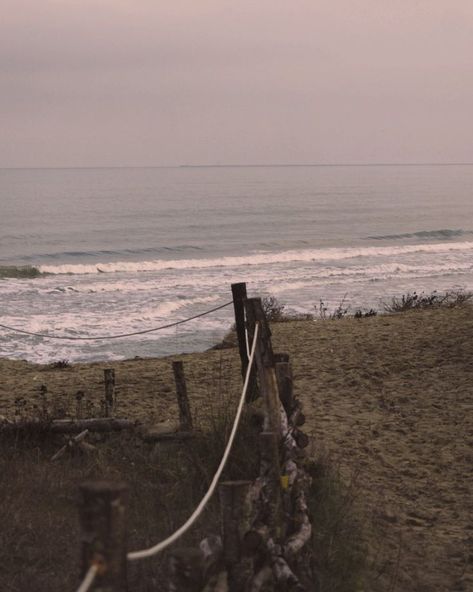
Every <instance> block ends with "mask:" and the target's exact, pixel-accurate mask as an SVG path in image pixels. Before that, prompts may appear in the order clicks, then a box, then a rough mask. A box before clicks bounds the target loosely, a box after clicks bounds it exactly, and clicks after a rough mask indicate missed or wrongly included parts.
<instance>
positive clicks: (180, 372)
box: [172, 361, 193, 432]
mask: <svg viewBox="0 0 473 592" xmlns="http://www.w3.org/2000/svg"><path fill="white" fill-rule="evenodd" d="M172 369H173V372H174V380H175V383H176V396H177V404H178V406H179V423H180V429H181V431H183V432H191V431H192V428H193V424H192V415H191V408H190V405H189V397H188V396H187V385H186V377H185V375H184V364H183V363H182V362H181V361H175V362H173V363H172Z"/></svg>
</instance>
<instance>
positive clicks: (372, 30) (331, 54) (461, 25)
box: [0, 0, 473, 168]
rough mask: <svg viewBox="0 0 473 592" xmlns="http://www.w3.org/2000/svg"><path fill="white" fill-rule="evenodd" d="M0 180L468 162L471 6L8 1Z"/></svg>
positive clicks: (2, 39)
mask: <svg viewBox="0 0 473 592" xmlns="http://www.w3.org/2000/svg"><path fill="white" fill-rule="evenodd" d="M2 12H3V14H2V21H1V23H0V50H1V51H0V125H1V129H2V140H3V142H2V143H1V145H0V168H89V167H136V166H142V167H155V166H181V165H189V166H252V165H253V166H275V165H279V166H289V165H294V166H295V165H303V166H328V165H372V164H456V163H460V164H469V163H470V162H473V145H472V143H471V138H472V137H473V121H472V118H471V116H470V110H471V104H472V102H473V79H472V77H471V71H472V66H473V63H472V62H473V5H472V4H471V3H469V2H466V0H454V1H452V2H449V3H446V2H442V1H440V0H430V1H427V0H417V1H414V2H410V3H404V2H401V3H396V4H393V3H391V2H387V1H381V2H380V1H379V0H377V1H375V0H341V1H340V2H338V3H333V2H330V1H329V0H320V1H318V2H316V3H314V2H313V1H312V0H301V1H300V2H298V3H296V4H295V3H290V2H288V1H276V2H274V1H272V2H270V1H269V0H260V2H258V3H254V2H249V1H248V0H242V1H241V2H239V3H238V4H234V3H231V2H228V1H227V0H202V2H200V3H198V4H196V3H195V2H191V1H190V0H180V1H177V2H175V3H173V4H172V5H171V4H169V3H164V2H159V1H158V2H156V1H151V0H142V2H140V3H135V2H131V0H113V1H112V0H83V2H81V3H80V4H76V3H73V2H70V1H68V0H45V1H44V2H42V3H41V4H38V3H37V2H35V1H33V0H15V1H13V0H6V2H5V3H4V9H3V11H2Z"/></svg>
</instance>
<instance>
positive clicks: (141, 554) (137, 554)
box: [127, 324, 259, 561]
mask: <svg viewBox="0 0 473 592" xmlns="http://www.w3.org/2000/svg"><path fill="white" fill-rule="evenodd" d="M258 332H259V324H257V325H256V329H255V334H254V337H253V345H252V347H251V352H250V357H249V364H248V368H247V371H246V377H245V383H244V385H243V389H242V393H241V396H240V401H239V403H238V407H237V411H236V415H235V420H234V422H233V427H232V431H231V433H230V437H229V438H228V442H227V447H226V448H225V452H224V453H223V456H222V460H221V461H220V464H219V466H218V469H217V471H216V472H215V475H214V477H213V479H212V482H211V484H210V486H209V489H208V490H207V493H206V494H205V495H204V497H203V498H202V499H201V501H200V503H199V505H198V506H197V507H196V509H195V510H194V512H193V513H192V515H191V516H190V517H189V518H188V520H187V521H186V522H185V523H184V524H183V525H182V526H181V527H180V528H178V529H177V530H176V531H175V532H174V533H173V534H172V535H171V536H169V537H168V538H166V539H164V541H161V542H160V543H158V544H157V545H154V546H153V547H150V548H149V549H143V550H142V551H133V552H131V553H128V555H127V559H128V560H129V561H135V560H137V559H145V558H146V557H152V556H153V555H157V554H158V553H159V552H161V551H162V550H163V549H166V547H169V545H171V544H172V543H174V541H177V539H179V538H180V537H181V536H182V535H183V534H184V533H186V532H187V531H188V530H189V528H190V527H191V526H192V525H193V524H194V522H195V521H196V520H197V518H198V517H199V516H200V515H201V514H202V512H203V510H204V508H205V506H206V505H207V503H208V501H209V500H210V498H211V497H212V495H213V494H214V492H215V489H216V487H217V485H218V481H219V479H220V477H221V475H222V472H223V469H224V468H225V465H226V463H227V460H228V457H229V455H230V452H231V449H232V446H233V441H234V440H235V436H236V433H237V430H238V425H239V423H240V418H241V413H242V411H243V404H244V403H245V399H246V391H247V390H248V384H249V381H250V375H251V368H252V366H253V361H254V359H255V352H256V344H257V340H258Z"/></svg>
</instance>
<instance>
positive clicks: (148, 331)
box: [0, 302, 233, 341]
mask: <svg viewBox="0 0 473 592" xmlns="http://www.w3.org/2000/svg"><path fill="white" fill-rule="evenodd" d="M230 304H233V302H227V303H226V304H221V305H220V306H216V307H215V308H212V309H210V310H207V311H205V312H201V313H199V314H196V315H194V316H193V317H189V318H187V319H183V320H182V321H176V322H174V323H168V324H167V325H161V326H160V327H154V328H153V329H145V330H144V331H134V332H133V333H121V334H119V335H101V336H98V337H68V336H66V335H46V334H45V333H33V332H32V331H25V330H24V329H17V328H15V327H9V326H8V325H2V324H1V323H0V327H1V328H2V329H7V330H8V331H14V332H16V333H23V334H24V335H33V336H34V337H44V338H45V339H64V340H68V341H96V340H103V339H107V340H108V339H119V338H121V337H132V336H133V335H144V334H145V333H153V332H154V331H161V329H169V328H170V327H177V325H182V324H183V323H188V322H189V321H193V320H194V319H199V318H200V317H204V316H205V315H208V314H211V313H212V312H216V311H217V310H221V309H222V308H225V307H226V306H230Z"/></svg>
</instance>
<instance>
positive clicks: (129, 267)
mask: <svg viewBox="0 0 473 592" xmlns="http://www.w3.org/2000/svg"><path fill="white" fill-rule="evenodd" d="M451 251H456V252H461V251H473V242H452V243H447V244H445V243H434V244H419V245H402V246H390V247H376V246H375V247H362V248H357V247H347V248H329V249H307V250H300V251H296V250H292V251H283V252H281V253H253V254H249V255H241V256H233V257H220V258H214V259H212V258H211V259H175V260H165V259H156V260H151V261H138V262H136V261H133V262H131V261H114V262H103V263H83V264H81V263H76V264H58V265H40V266H39V268H38V269H39V271H40V272H41V273H44V274H55V275H57V274H73V275H77V274H81V275H82V274H97V273H117V272H122V273H139V272H153V271H163V270H187V269H206V268H229V267H231V268H238V267H247V266H257V265H261V266H263V265H272V264H287V263H297V262H301V263H307V262H311V261H314V262H326V261H347V260H349V259H355V258H356V259H361V258H364V257H378V256H379V257H391V256H399V255H406V254H413V253H429V254H439V255H441V254H443V253H448V252H451Z"/></svg>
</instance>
